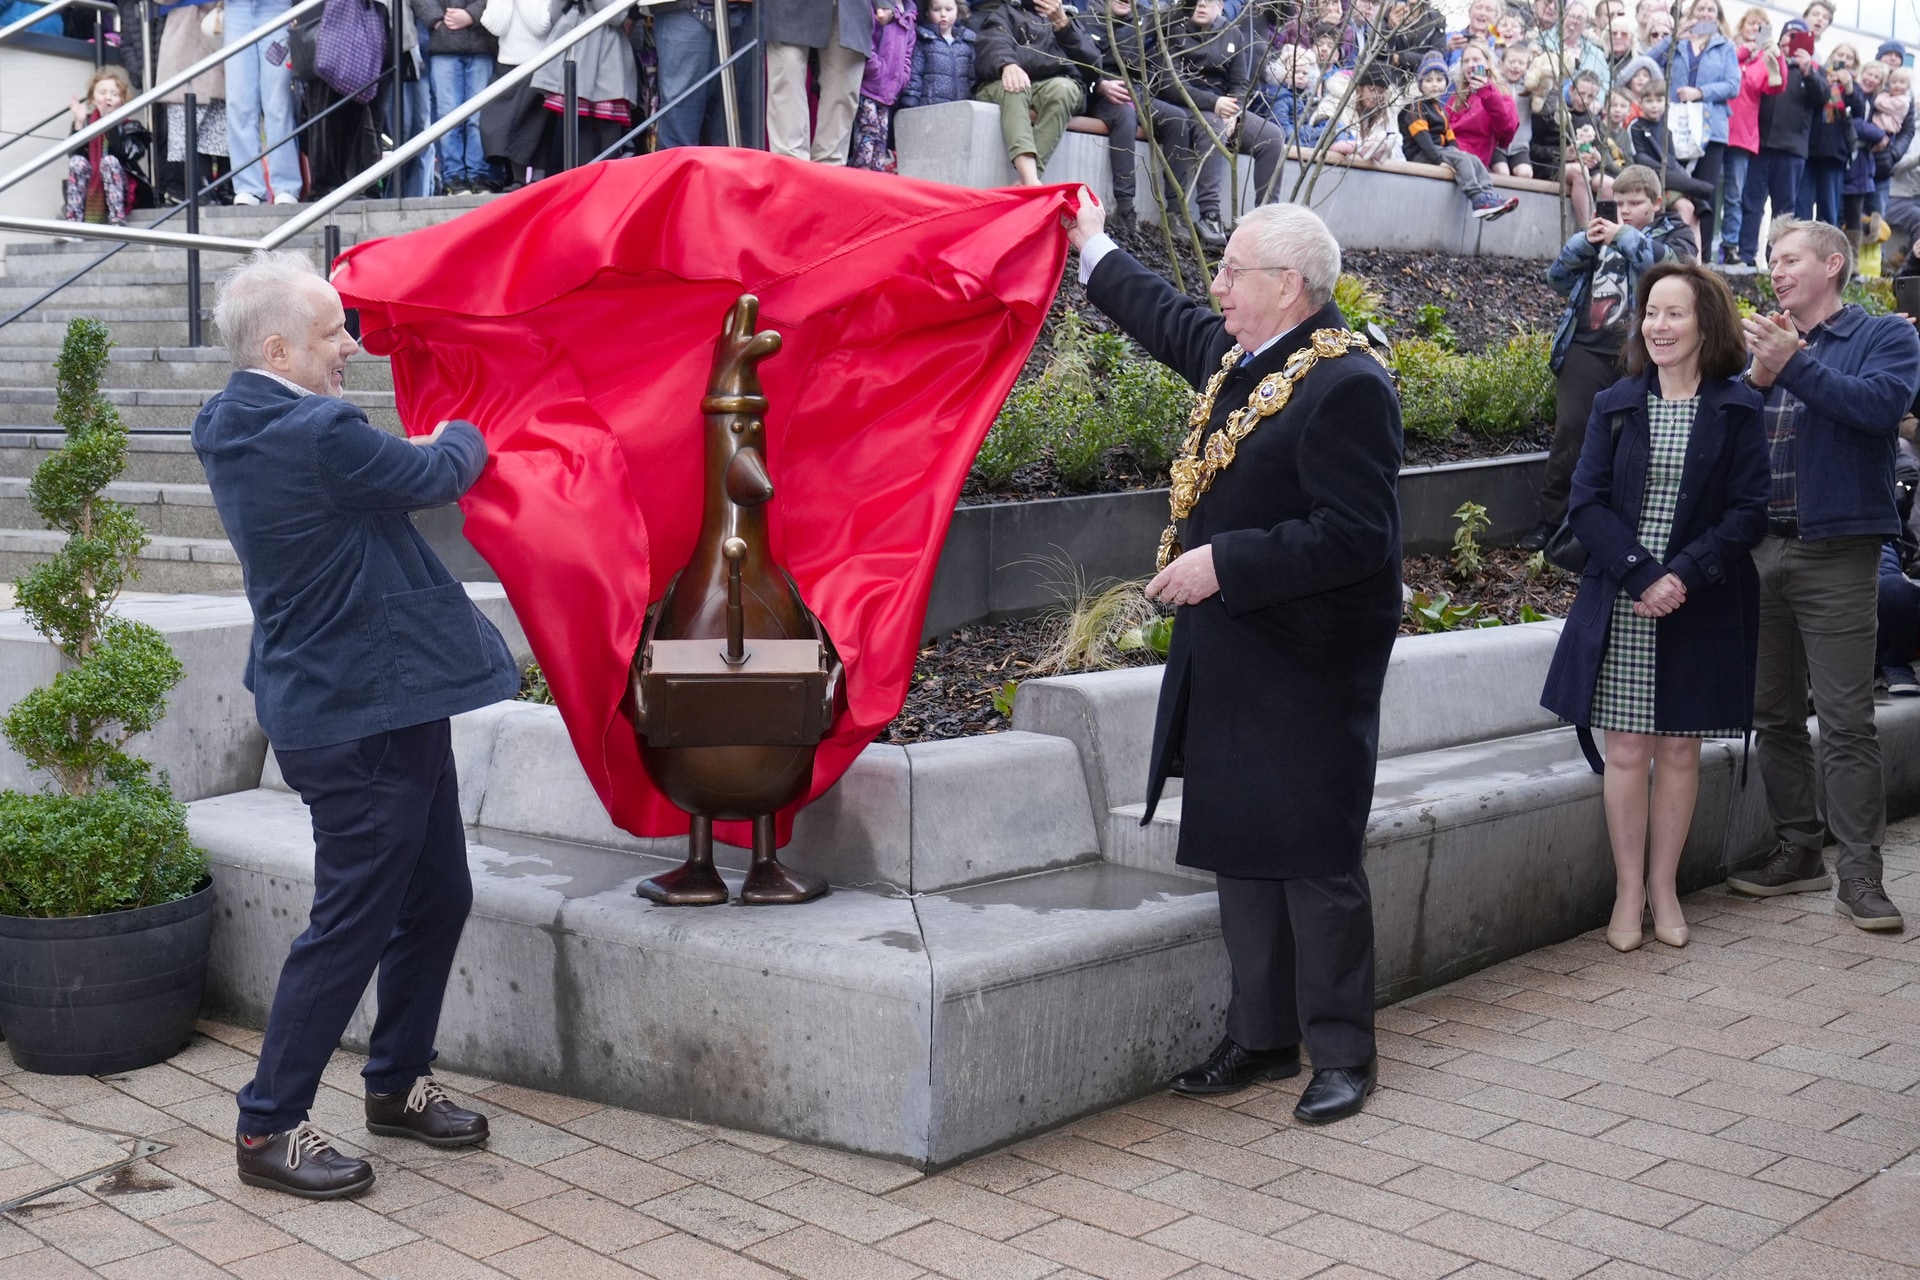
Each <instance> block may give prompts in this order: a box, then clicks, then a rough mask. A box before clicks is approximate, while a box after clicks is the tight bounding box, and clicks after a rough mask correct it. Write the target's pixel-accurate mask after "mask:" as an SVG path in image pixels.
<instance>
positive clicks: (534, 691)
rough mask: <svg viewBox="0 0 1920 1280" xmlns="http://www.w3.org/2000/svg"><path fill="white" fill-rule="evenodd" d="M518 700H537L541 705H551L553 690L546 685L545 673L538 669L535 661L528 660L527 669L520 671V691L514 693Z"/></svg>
mask: <svg viewBox="0 0 1920 1280" xmlns="http://www.w3.org/2000/svg"><path fill="white" fill-rule="evenodd" d="M514 698H515V699H516V700H517V701H520V702H537V703H539V704H540V705H541V706H543V707H550V706H552V705H553V690H552V689H549V688H548V687H547V673H546V672H544V671H542V670H541V669H540V664H539V663H537V662H529V663H528V664H527V669H526V670H525V671H522V672H521V673H520V692H519V693H517V694H515V695H514Z"/></svg>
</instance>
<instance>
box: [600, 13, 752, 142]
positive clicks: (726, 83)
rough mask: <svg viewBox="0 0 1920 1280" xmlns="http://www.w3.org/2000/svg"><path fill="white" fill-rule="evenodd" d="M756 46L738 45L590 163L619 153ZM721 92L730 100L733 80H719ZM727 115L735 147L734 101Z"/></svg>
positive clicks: (736, 105)
mask: <svg viewBox="0 0 1920 1280" xmlns="http://www.w3.org/2000/svg"><path fill="white" fill-rule="evenodd" d="M759 43H760V41H759V40H758V39H752V40H748V41H747V42H746V43H745V44H743V45H741V46H740V47H739V48H738V49H735V50H734V51H733V52H732V53H730V54H728V55H727V59H726V61H725V62H722V63H721V64H720V65H719V66H717V67H715V68H714V69H713V70H711V71H709V72H707V74H705V75H703V76H701V77H700V78H699V79H698V80H695V81H694V82H693V83H692V84H690V85H688V86H687V87H686V88H685V89H682V90H681V91H680V93H679V95H678V96H677V97H675V98H674V100H673V101H672V102H667V103H663V104H661V107H660V109H659V110H658V111H656V112H654V113H653V114H652V115H650V116H648V117H647V118H646V119H645V120H642V121H641V122H640V123H639V124H637V125H635V126H633V128H631V129H629V130H627V131H626V132H625V133H623V134H621V135H620V138H619V140H618V141H616V142H615V143H614V144H613V145H612V146H610V147H608V148H607V149H606V150H605V151H602V152H601V153H600V154H599V155H597V156H595V157H594V158H593V163H594V164H598V163H600V162H601V161H602V160H605V159H606V158H607V157H608V156H611V155H613V154H614V153H615V152H617V151H619V150H620V148H622V147H624V146H626V145H627V144H628V143H629V142H632V141H633V140H634V139H635V138H637V137H639V136H640V135H641V134H643V133H645V132H646V131H647V130H648V129H649V128H651V127H652V126H653V125H654V124H655V122H657V121H658V120H659V119H660V117H661V116H664V115H665V114H667V112H669V111H672V110H673V109H674V108H675V107H677V106H679V105H680V104H681V103H682V102H684V101H686V99H688V98H689V97H691V96H692V95H693V91H694V90H695V89H698V88H700V87H701V86H702V85H704V84H706V83H707V81H709V80H711V79H713V78H714V77H715V76H717V75H719V74H720V73H721V72H722V71H725V70H727V69H728V68H729V67H731V66H732V65H733V64H734V63H736V62H738V61H739V60H740V59H741V58H744V57H745V56H746V55H747V54H749V53H752V52H753V50H754V48H755V47H756V46H758V45H759ZM720 89H721V92H722V100H723V101H724V100H725V99H726V98H730V97H732V96H733V89H734V85H733V77H732V76H731V75H729V76H728V77H727V78H726V79H725V80H722V81H721V82H720ZM726 116H727V138H728V139H729V141H728V142H727V145H728V146H730V147H737V146H739V145H740V105H739V103H738V102H735V103H733V104H732V107H731V109H729V110H728V111H727V113H726Z"/></svg>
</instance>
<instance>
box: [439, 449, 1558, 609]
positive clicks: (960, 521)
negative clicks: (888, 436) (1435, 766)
mask: <svg viewBox="0 0 1920 1280" xmlns="http://www.w3.org/2000/svg"><path fill="white" fill-rule="evenodd" d="M1546 459H1547V455H1546V454H1544V453H1518V454H1512V455H1509V456H1507V457H1503V458H1478V459H1474V460H1473V461H1470V462H1448V463H1442V464H1440V465H1437V466H1427V467H1408V468H1407V469H1406V470H1404V471H1402V472H1401V473H1400V522H1401V542H1402V545H1403V546H1404V548H1405V551H1406V554H1408V555H1413V556H1419V555H1439V554H1441V553H1444V552H1445V551H1447V550H1448V549H1449V548H1451V547H1452V545H1453V531H1454V527H1455V524H1454V519H1453V513H1454V512H1455V511H1456V510H1458V509H1459V506H1460V504H1461V503H1463V502H1477V503H1479V504H1480V505H1481V506H1483V507H1485V508H1486V509H1487V515H1488V518H1489V519H1491V520H1492V521H1493V526H1492V528H1490V529H1489V530H1488V531H1487V533H1486V534H1485V535H1483V541H1485V542H1486V543H1488V544H1490V545H1498V544H1500V543H1505V542H1511V541H1512V540H1513V539H1515V538H1517V537H1519V536H1520V535H1521V534H1523V533H1525V532H1526V531H1527V530H1529V529H1531V528H1533V525H1534V502H1535V495H1536V494H1537V493H1538V491H1539V487H1540V481H1541V478H1542V476H1543V475H1544V474H1545V471H1546ZM448 513H451V515H450V516H449V515H448ZM430 519H431V520H432V521H434V523H433V524H431V525H430V524H429V520H430ZM458 519H459V511H458V510H457V509H456V508H453V507H447V508H443V509H442V510H440V511H434V512H422V513H421V515H420V517H419V518H418V523H419V525H420V528H421V531H422V532H424V533H427V534H428V540H429V541H433V542H434V545H435V548H436V549H437V550H439V551H440V553H441V555H442V556H443V557H446V558H447V563H448V565H449V566H452V565H453V564H455V562H456V560H459V562H460V563H462V564H464V563H466V562H467V561H472V562H473V563H475V564H479V563H480V560H479V557H478V556H477V555H475V554H474V553H473V550H472V548H470V547H467V545H466V543H465V541H464V540H461V541H459V542H458V545H457V547H456V546H452V545H450V544H449V543H447V542H446V540H445V532H444V531H445V530H446V529H448V528H451V529H453V530H455V531H457V529H458ZM449 520H450V521H451V523H450V524H448V523H444V522H446V521H449ZM1166 525H1167V491H1166V490H1165V489H1143V490H1137V491H1134V492H1131V493H1097V494H1088V495H1085V496H1083V497H1076V498H1040V499H1036V500H1034V501H1032V502H984V503H979V504H977V505H974V506H967V507H960V508H959V509H957V510H956V511H955V512H954V513H953V523H952V525H951V526H949V528H948V532H947V542H946V546H945V547H944V548H943V549H942V550H941V553H940V564H939V567H938V568H937V569H936V570H935V572H934V576H933V593H932V595H931V596H929V597H928V600H927V617H926V621H925V623H924V624H923V626H922V634H923V635H925V636H927V637H938V636H944V635H946V634H948V633H949V632H952V631H955V630H958V629H959V628H961V627H964V626H969V625H971V624H973V623H976V622H985V621H987V620H989V619H992V618H1014V617H1021V616H1024V615H1027V614H1031V613H1037V612H1039V611H1040V610H1042V609H1046V608H1050V607H1053V606H1056V605H1058V604H1059V603H1060V602H1061V598H1062V596H1063V594H1064V590H1065V588H1064V586H1063V583H1064V582H1066V581H1067V580H1068V579H1070V578H1071V577H1072V575H1073V574H1075V573H1077V574H1078V575H1079V576H1080V580H1081V581H1083V582H1088V583H1094V582H1099V581H1101V580H1102V579H1107V578H1116V579H1125V578H1141V577H1147V576H1149V575H1151V574H1152V573H1153V556H1154V551H1155V549H1156V548H1158V547H1159V545H1160V531H1161V530H1162V529H1164V528H1166ZM430 530H432V531H430ZM436 539H438V540H436ZM483 567H484V566H483ZM462 576H467V575H465V574H463V575H462ZM488 576H490V575H488Z"/></svg>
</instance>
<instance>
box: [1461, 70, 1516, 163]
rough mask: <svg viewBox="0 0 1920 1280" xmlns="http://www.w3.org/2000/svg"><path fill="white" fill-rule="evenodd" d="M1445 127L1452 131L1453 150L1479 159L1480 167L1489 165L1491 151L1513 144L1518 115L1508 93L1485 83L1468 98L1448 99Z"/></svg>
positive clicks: (1491, 157) (1495, 85)
mask: <svg viewBox="0 0 1920 1280" xmlns="http://www.w3.org/2000/svg"><path fill="white" fill-rule="evenodd" d="M1447 123H1448V124H1449V125H1450V126H1452V128H1453V145H1454V146H1456V147H1459V148H1460V149H1461V150H1462V151H1464V152H1466V153H1467V154H1468V155H1470V156H1478V157H1479V158H1480V163H1482V164H1492V163H1493V151H1494V148H1495V147H1504V146H1506V145H1507V144H1508V143H1509V142H1512V141H1513V135H1514V133H1515V131H1517V130H1518V129H1519V128H1520V113H1519V112H1518V111H1516V110H1514V106H1513V99H1512V98H1509V97H1508V96H1507V91H1506V90H1505V89H1502V88H1501V87H1500V86H1499V85H1497V84H1494V83H1493V82H1492V81H1488V82H1487V83H1486V84H1483V85H1481V86H1480V87H1479V88H1478V89H1475V90H1474V91H1473V96H1471V97H1469V98H1466V99H1464V100H1463V99H1462V98H1461V97H1460V95H1459V94H1458V93H1456V94H1454V95H1453V96H1451V97H1449V98H1448V99H1447Z"/></svg>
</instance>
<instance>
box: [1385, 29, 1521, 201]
mask: <svg viewBox="0 0 1920 1280" xmlns="http://www.w3.org/2000/svg"><path fill="white" fill-rule="evenodd" d="M1416 83H1417V86H1418V90H1419V96H1418V97H1417V98H1415V99H1414V100H1413V101H1412V102H1410V103H1408V104H1407V105H1406V106H1405V107H1404V108H1402V109H1401V112H1400V136H1401V138H1402V139H1403V140H1404V147H1405V150H1406V155H1407V159H1409V160H1413V161H1416V162H1419V163H1422V164H1437V165H1445V166H1446V167H1448V168H1450V169H1452V170H1453V181H1454V185H1456V186H1458V187H1459V188H1460V193H1461V194H1462V195H1464V196H1466V198H1467V203H1468V204H1469V205H1471V206H1472V207H1473V216H1474V217H1476V218H1480V219H1482V220H1491V219H1494V218H1499V217H1504V216H1505V215H1507V214H1509V213H1512V212H1513V211H1514V210H1515V209H1517V208H1519V207H1520V197H1518V196H1508V197H1507V198H1506V199H1504V200H1502V199H1501V198H1500V197H1499V196H1497V195H1495V194H1494V193H1493V177H1492V175H1491V174H1489V173H1488V172H1487V166H1486V165H1484V164H1482V163H1481V162H1480V160H1479V158H1478V157H1476V156H1472V155H1469V154H1467V153H1466V152H1465V151H1462V150H1461V149H1460V147H1459V145H1458V140H1457V139H1456V138H1455V137H1454V133H1453V127H1452V126H1451V125H1450V124H1448V123H1447V111H1446V106H1445V104H1444V102H1443V101H1442V100H1443V98H1444V97H1445V96H1446V93H1447V90H1448V88H1449V86H1450V85H1451V84H1452V79H1451V77H1449V76H1448V75H1447V59H1446V56H1445V55H1444V54H1441V53H1437V52H1435V53H1429V54H1427V56H1426V57H1424V58H1422V59H1420V77H1419V80H1418V81H1417V82H1416Z"/></svg>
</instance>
